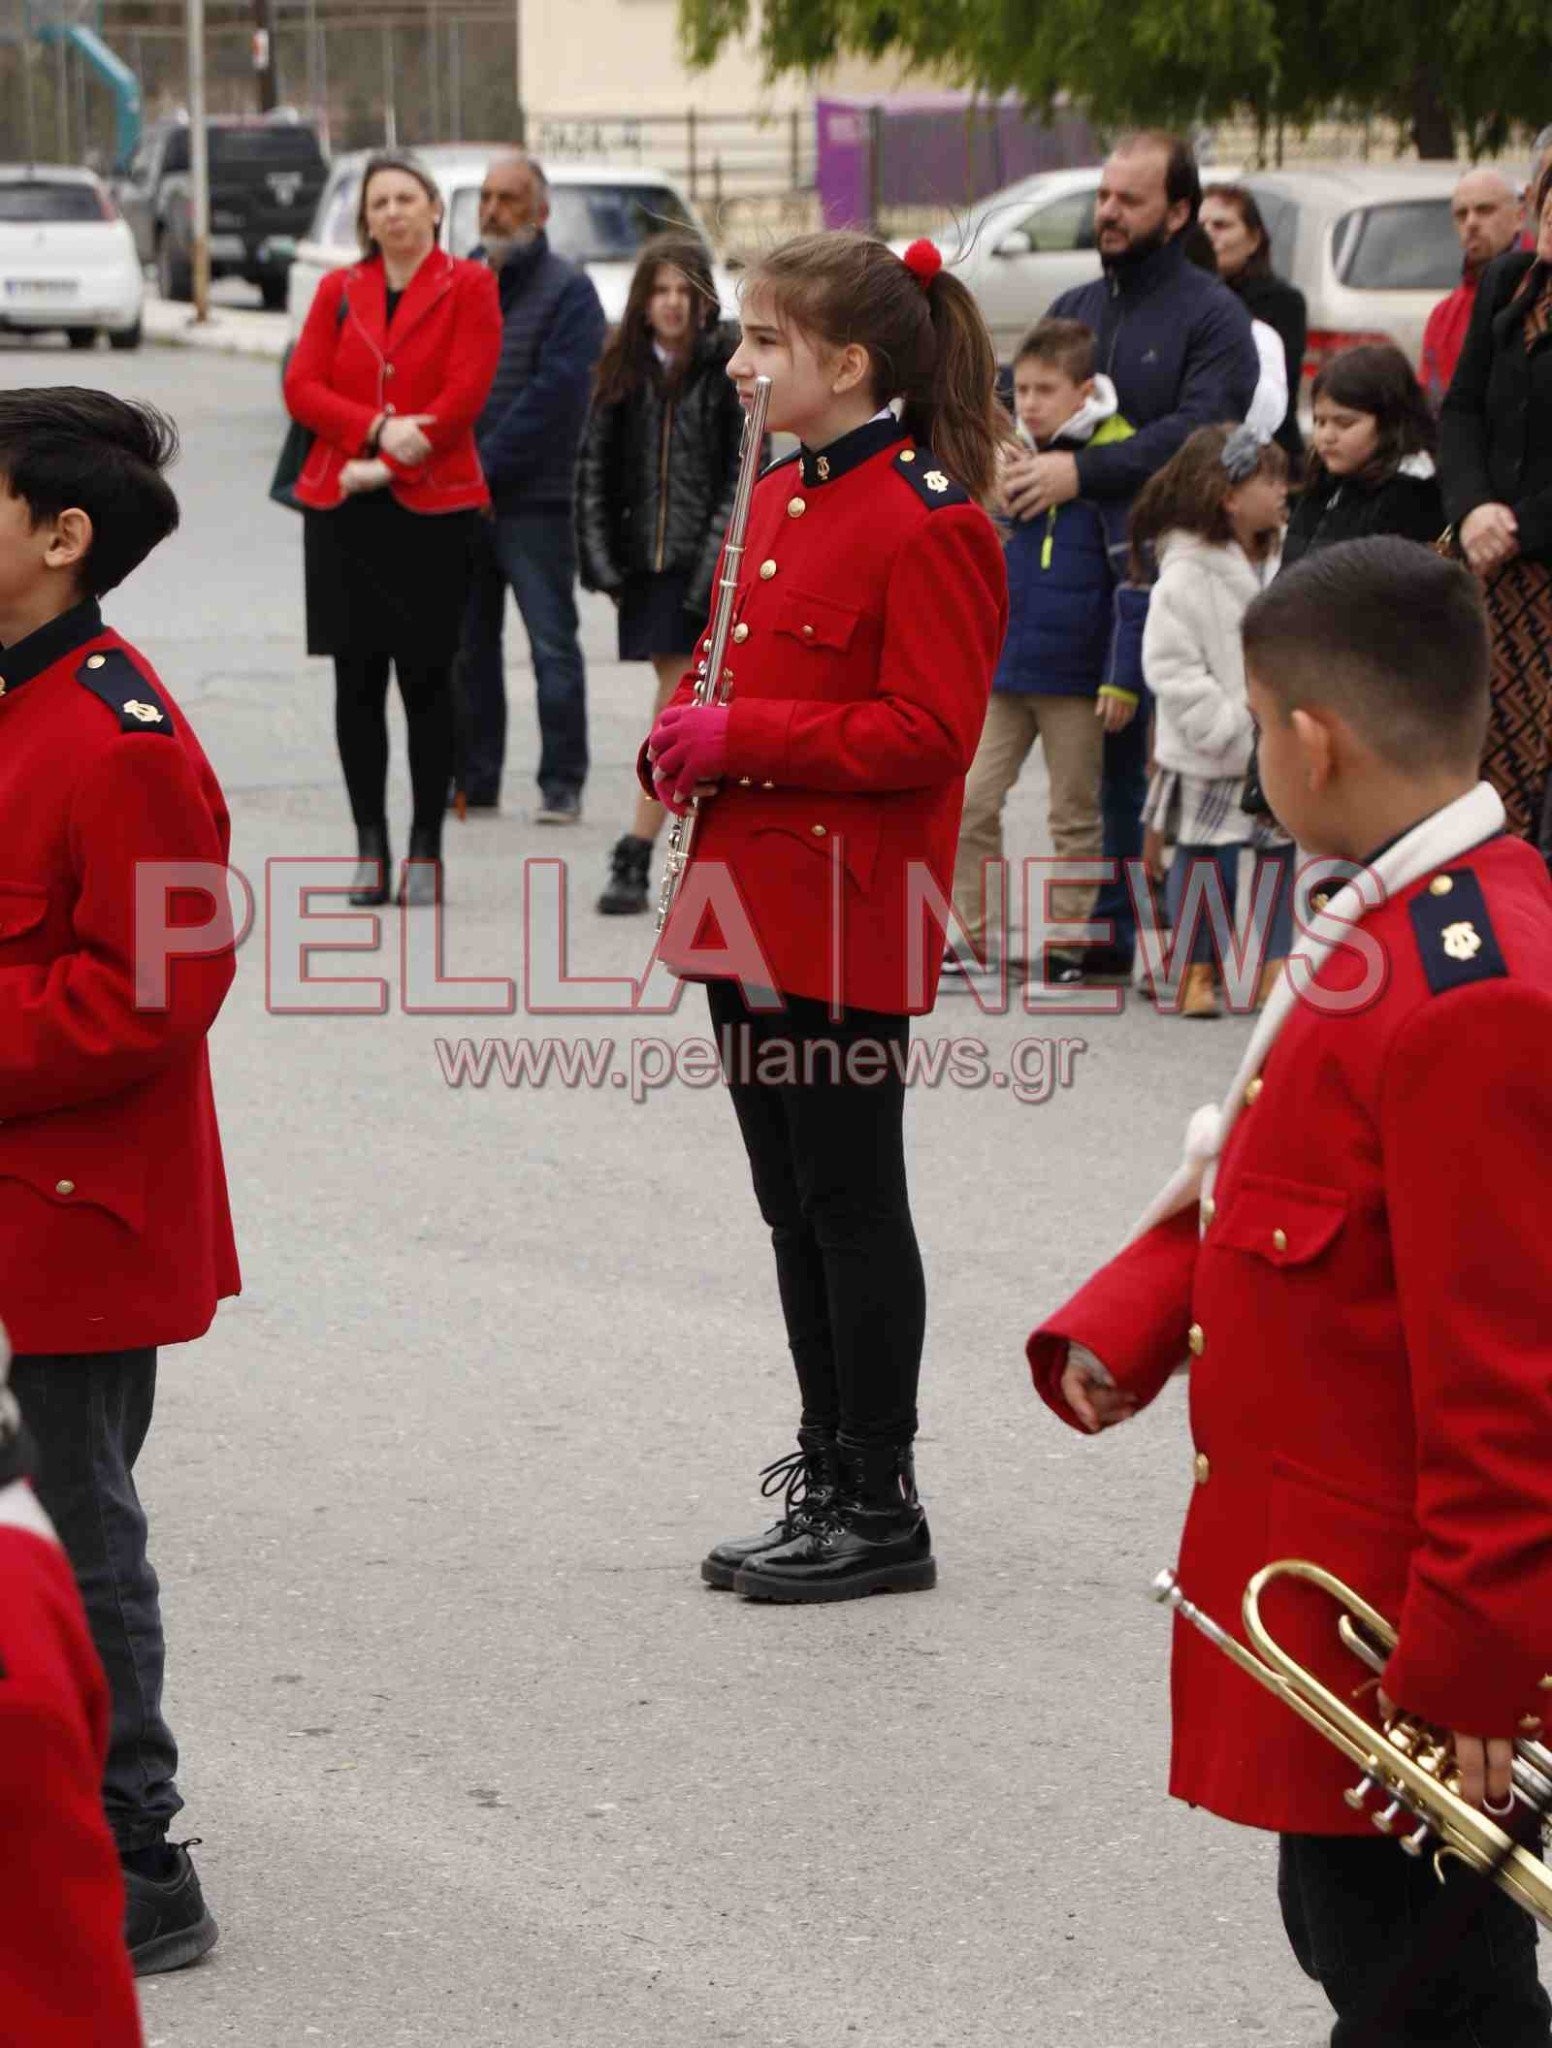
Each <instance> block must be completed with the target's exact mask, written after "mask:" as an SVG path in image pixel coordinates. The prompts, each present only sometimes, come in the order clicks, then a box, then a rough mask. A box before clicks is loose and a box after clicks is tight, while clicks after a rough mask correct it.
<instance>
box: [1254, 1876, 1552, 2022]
mask: <svg viewBox="0 0 1552 2048" xmlns="http://www.w3.org/2000/svg"><path fill="white" fill-rule="evenodd" d="M1445 1867H1446V1869H1447V1870H1448V1871H1449V1873H1450V1874H1449V1877H1448V1880H1447V1882H1446V1883H1445V1884H1443V1885H1441V1884H1440V1883H1439V1882H1438V1880H1437V1878H1436V1877H1435V1876H1434V1871H1433V1864H1432V1861H1431V1859H1430V1858H1428V1857H1426V1856H1425V1857H1419V1858H1418V1859H1417V1860H1416V1861H1414V1860H1413V1859H1412V1858H1411V1857H1410V1856H1406V1855H1403V1853H1402V1851H1401V1848H1400V1845H1399V1844H1398V1843H1396V1842H1392V1841H1385V1840H1382V1839H1381V1838H1380V1837H1379V1836H1376V1837H1375V1838H1374V1839H1373V1840H1372V1841H1368V1840H1365V1839H1364V1838H1362V1837H1361V1836H1343V1835H1284V1836H1283V1837H1282V1844H1281V1852H1280V1856H1279V1861H1278V1872H1277V1894H1278V1900H1279V1903H1280V1904H1281V1906H1282V1911H1283V1925H1284V1927H1286V1929H1287V1930H1288V1939H1289V1941H1290V1942H1291V1943H1292V1944H1293V1952H1294V1954H1295V1956H1296V1957H1297V1958H1298V1961H1299V1965H1300V1968H1301V1969H1303V1971H1304V1973H1305V1975H1306V1976H1309V1977H1313V1978H1315V1979H1316V1980H1317V1981H1318V1982H1319V1983H1320V1984H1321V1985H1322V1987H1323V1988H1324V1990H1325V1994H1326V1996H1327V1998H1329V1999H1330V2001H1331V2004H1332V2006H1333V2007H1334V2009H1335V2011H1336V2015H1337V2018H1336V2025H1335V2026H1334V2027H1333V2029H1332V2031H1331V2048H1423V2044H1427V2048H1546V2044H1547V2043H1548V2042H1552V2003H1549V2001H1548V1998H1547V1994H1546V1992H1545V1991H1544V1990H1543V1989H1542V1986H1541V1979H1540V1977H1539V1976H1538V1974H1537V1970H1536V1925H1535V1922H1534V1921H1533V1920H1532V1919H1531V1917H1530V1915H1529V1914H1528V1913H1524V1912H1521V1910H1520V1908H1519V1907H1518V1906H1516V1905H1514V1904H1513V1903H1512V1902H1511V1901H1510V1900H1509V1899H1507V1898H1505V1897H1504V1895H1503V1893H1502V1892H1500V1891H1499V1890H1497V1889H1496V1887H1493V1886H1484V1885H1483V1884H1482V1882H1481V1880H1480V1879H1477V1878H1474V1877H1473V1876H1471V1875H1470V1874H1469V1873H1467V1872H1465V1871H1463V1870H1462V1869H1461V1868H1460V1866H1459V1865H1458V1864H1453V1863H1452V1864H1447V1865H1446V1866H1445ZM1463 1887H1471V1890H1469V1891H1466V1892H1464V1893H1463V1889H1462V1888H1463Z"/></svg>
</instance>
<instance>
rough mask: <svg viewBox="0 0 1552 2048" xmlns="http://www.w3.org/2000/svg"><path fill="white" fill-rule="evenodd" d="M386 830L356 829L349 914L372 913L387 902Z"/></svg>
mask: <svg viewBox="0 0 1552 2048" xmlns="http://www.w3.org/2000/svg"><path fill="white" fill-rule="evenodd" d="M388 865H389V864H388V827H387V826H386V825H358V826H357V828H356V872H355V873H354V874H353V875H352V876H351V878H350V897H349V902H350V906H351V908H352V909H353V910H373V909H375V908H376V906H377V905H378V904H379V903H386V902H387V901H388Z"/></svg>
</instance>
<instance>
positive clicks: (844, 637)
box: [776, 590, 877, 699]
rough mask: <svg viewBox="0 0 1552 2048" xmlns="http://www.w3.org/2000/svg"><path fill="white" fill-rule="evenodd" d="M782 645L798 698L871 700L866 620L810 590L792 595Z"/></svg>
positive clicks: (785, 608) (781, 623) (781, 628)
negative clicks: (861, 698) (857, 698)
mask: <svg viewBox="0 0 1552 2048" xmlns="http://www.w3.org/2000/svg"><path fill="white" fill-rule="evenodd" d="M776 642H777V645H778V646H779V647H780V649H781V652H782V657H783V667H784V669H785V671H786V676H785V678H784V680H785V679H787V678H790V682H791V689H790V694H791V695H792V696H794V697H827V698H843V699H844V698H856V697H871V696H872V694H873V689H874V684H875V682H876V680H877V678H876V675H875V671H874V664H873V662H872V661H871V660H869V658H868V649H869V646H870V636H869V634H868V631H867V619H866V614H865V613H863V612H860V611H858V610H857V608H856V607H855V606H854V605H846V604H838V603H837V602H836V601H835V599H834V598H833V597H818V596H814V595H811V594H810V593H809V592H808V591H804V590H789V591H788V592H787V593H786V594H785V596H784V597H783V598H782V601H781V607H780V609H779V610H778V612H777V614H776Z"/></svg>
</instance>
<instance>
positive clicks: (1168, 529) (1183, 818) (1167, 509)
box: [1132, 427, 1293, 1018]
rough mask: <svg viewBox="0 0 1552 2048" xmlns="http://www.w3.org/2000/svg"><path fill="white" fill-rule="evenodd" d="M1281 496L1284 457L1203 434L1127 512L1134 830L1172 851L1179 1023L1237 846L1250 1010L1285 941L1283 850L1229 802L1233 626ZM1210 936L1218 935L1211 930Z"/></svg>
mask: <svg viewBox="0 0 1552 2048" xmlns="http://www.w3.org/2000/svg"><path fill="white" fill-rule="evenodd" d="M1287 497H1288V460H1287V457H1286V456H1285V455H1284V454H1283V451H1282V450H1281V448H1279V447H1278V446H1277V445H1276V443H1275V442H1268V441H1260V440H1258V439H1257V437H1256V435H1255V434H1254V433H1253V432H1252V431H1251V430H1250V429H1249V428H1248V427H1233V428H1230V427H1202V428H1199V429H1198V431H1197V432H1196V433H1194V434H1193V435H1192V436H1191V438H1190V440H1189V441H1187V442H1186V444H1185V446H1184V447H1183V448H1182V449H1181V450H1180V451H1179V453H1178V454H1176V455H1174V456H1172V457H1171V459H1170V460H1169V462H1167V463H1166V464H1165V466H1164V468H1163V469H1161V470H1160V471H1159V473H1158V475H1157V476H1155V477H1154V478H1153V479H1152V480H1151V481H1150V482H1149V483H1148V484H1146V485H1145V486H1144V488H1143V490H1142V491H1141V492H1140V493H1139V495H1138V499H1137V503H1136V506H1135V508H1134V509H1133V512H1132V544H1133V550H1134V559H1133V567H1134V569H1135V570H1136V572H1137V573H1138V574H1139V575H1140V574H1141V573H1142V569H1143V555H1144V553H1145V551H1146V550H1147V549H1148V548H1150V547H1152V548H1154V549H1155V550H1156V553H1157V557H1158V564H1159V575H1158V581H1157V583H1156V584H1155V585H1154V587H1153V594H1152V596H1151V598H1150V600H1149V604H1148V619H1147V624H1146V626H1145V627H1144V629H1143V640H1142V665H1143V674H1144V676H1145V677H1146V678H1147V683H1148V688H1149V689H1150V690H1151V691H1152V693H1153V697H1154V731H1153V754H1154V762H1155V768H1154V775H1153V780H1152V783H1151V785H1150V787H1149V791H1148V802H1147V808H1146V810H1145V811H1144V814H1143V822H1144V824H1145V825H1146V826H1147V827H1148V828H1149V830H1150V831H1152V832H1154V833H1157V834H1158V836H1159V838H1160V840H1161V841H1162V842H1163V844H1164V845H1166V846H1169V847H1172V848H1173V849H1174V858H1173V859H1172V861H1171V863H1170V869H1169V880H1168V902H1169V912H1170V922H1171V924H1172V925H1173V926H1174V928H1175V931H1176V934H1177V945H1178V944H1181V943H1183V944H1184V945H1185V946H1186V949H1187V950H1186V958H1185V964H1184V966H1183V969H1182V972H1181V975H1180V995H1179V1014H1180V1015H1181V1016H1182V1017H1195V1018H1209V1017H1216V1016H1218V1015H1219V1004H1218V995H1217V981H1218V979H1219V970H1221V968H1222V966H1223V961H1222V958H1221V954H1220V950H1219V948H1218V947H1217V946H1215V934H1214V931H1213V929H1212V925H1213V917H1212V909H1213V907H1214V906H1213V905H1212V903H1211V898H1210V896H1209V895H1208V894H1207V889H1209V888H1211V887H1212V886H1213V885H1214V884H1216V888H1217V907H1218V908H1219V909H1220V911H1221V912H1222V914H1223V915H1224V916H1227V915H1229V914H1230V913H1232V911H1233V908H1234V904H1235V898H1236V893H1237V886H1238V880H1239V856H1240V851H1241V849H1242V848H1243V849H1245V850H1247V851H1248V850H1251V849H1254V850H1255V851H1256V852H1257V854H1258V855H1260V856H1261V858H1259V859H1258V860H1257V862H1256V873H1255V877H1254V884H1253V887H1252V891H1251V902H1252V907H1253V911H1252V914H1253V920H1254V924H1255V927H1256V936H1257V939H1258V941H1259V951H1260V959H1261V967H1260V973H1259V976H1258V980H1257V986H1256V989H1255V995H1254V1000H1255V1002H1256V1004H1257V1005H1258V1006H1259V1005H1260V1004H1261V1003H1264V1002H1265V1001H1266V998H1267V995H1268V994H1269V992H1270V989H1271V985H1272V981H1273V979H1274V978H1275V976H1276V974H1277V971H1278V968H1279V965H1280V963H1281V962H1282V960H1283V959H1284V958H1285V956H1286V954H1287V952H1288V946H1289V943H1290V939H1291V930H1292V927H1291V918H1292V884H1293V849H1292V847H1291V846H1290V845H1289V844H1288V843H1287V840H1286V839H1285V838H1284V837H1283V835H1282V834H1280V833H1279V832H1277V830H1276V828H1275V827H1268V826H1267V825H1266V824H1265V822H1264V821H1262V820H1260V819H1253V818H1252V817H1251V816H1250V815H1249V814H1248V813H1247V812H1246V810H1245V809H1244V807H1243V805H1242V804H1241V801H1240V799H1241V796H1242V794H1243V792H1244V787H1245V774H1246V770H1247V769H1248V768H1249V766H1250V757H1251V746H1252V740H1253V735H1254V729H1253V726H1252V723H1251V717H1250V709H1249V705H1248V704H1247V702H1246V697H1245V662H1244V656H1243V653H1242V652H1241V649H1240V638H1239V629H1240V621H1241V620H1242V619H1243V618H1244V616H1245V613H1246V611H1247V610H1248V609H1249V607H1250V604H1251V602H1252V601H1253V600H1254V599H1255V597H1256V596H1257V595H1258V594H1259V593H1260V592H1261V591H1262V590H1263V589H1264V588H1265V586H1266V585H1267V583H1269V582H1270V580H1271V578H1272V576H1273V575H1274V574H1275V573H1276V568H1277V556H1278V549H1279V546H1280V543H1281V540H1282V526H1283V518H1284V515H1285V511H1286V507H1287ZM1204 881H1205V884H1206V888H1204ZM1220 936H1221V937H1222V938H1224V939H1226V938H1227V937H1228V934H1227V932H1226V931H1225V930H1224V929H1223V927H1222V924H1221V922H1220ZM1215 956H1216V957H1215Z"/></svg>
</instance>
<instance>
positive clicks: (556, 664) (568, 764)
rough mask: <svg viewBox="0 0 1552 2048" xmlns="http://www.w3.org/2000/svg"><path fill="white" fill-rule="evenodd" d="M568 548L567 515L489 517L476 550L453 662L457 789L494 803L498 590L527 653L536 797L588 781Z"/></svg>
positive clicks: (503, 703)
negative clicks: (510, 606)
mask: <svg viewBox="0 0 1552 2048" xmlns="http://www.w3.org/2000/svg"><path fill="white" fill-rule="evenodd" d="M576 580H577V550H576V540H575V537H574V535H573V531H572V518H571V512H570V509H569V508H565V509H562V508H560V507H547V508H544V509H542V510H538V511H533V512H498V513H497V514H496V516H495V517H494V518H493V519H489V520H486V521H485V522H484V530H483V534H482V544H481V545H480V546H478V547H477V548H476V550H475V560H474V577H473V581H472V584H471V586H470V591H469V611H468V616H467V618H466V619H465V622H464V634H463V651H462V653H461V654H460V655H459V657H458V668H457V672H456V676H455V685H454V687H455V693H456V703H457V709H458V783H459V786H460V788H462V789H463V791H464V792H465V794H466V795H468V796H469V797H471V798H473V799H475V800H476V801H480V802H494V801H495V799H496V798H497V797H498V796H499V795H500V792H501V769H502V763H503V762H504V760H505V758H506V749H507V693H506V679H505V675H504V673H503V669H502V653H501V636H502V628H503V626H504V624H505V621H506V608H507V591H508V589H509V588H510V589H511V592H512V595H513V596H514V597H515V598H516V599H517V608H518V610H519V611H520V612H521V613H522V617H523V626H524V629H525V630H526V632H527V634H528V643H529V646H530V648H531V650H532V652H533V665H534V681H535V683H536V685H537V694H538V702H539V774H538V783H539V787H540V789H541V790H542V791H543V792H544V793H545V794H546V795H548V794H550V793H551V792H558V791H562V790H573V791H575V790H580V789H581V787H582V785H583V783H584V782H585V781H586V780H587V676H586V672H585V670H584V669H583V666H582V645H581V642H580V640H579V639H578V637H577V600H576Z"/></svg>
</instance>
